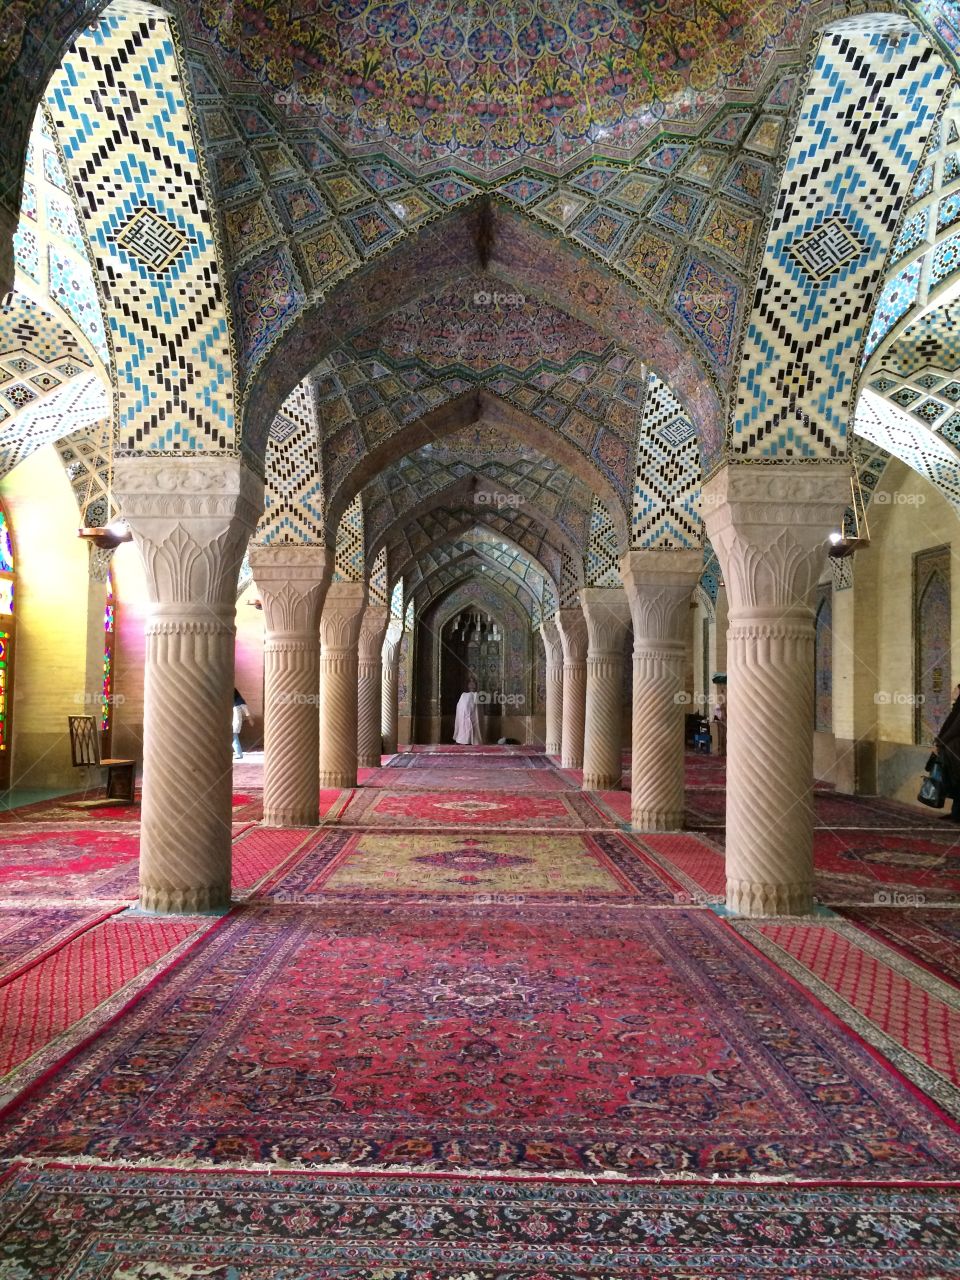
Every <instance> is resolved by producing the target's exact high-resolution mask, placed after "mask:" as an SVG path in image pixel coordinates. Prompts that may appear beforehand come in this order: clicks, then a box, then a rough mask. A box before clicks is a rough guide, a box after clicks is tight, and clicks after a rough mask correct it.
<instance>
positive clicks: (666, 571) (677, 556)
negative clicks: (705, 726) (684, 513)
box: [620, 550, 703, 831]
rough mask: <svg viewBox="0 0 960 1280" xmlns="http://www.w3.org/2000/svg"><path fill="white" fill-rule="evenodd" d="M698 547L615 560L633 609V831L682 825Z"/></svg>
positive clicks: (673, 828)
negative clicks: (687, 668) (686, 686)
mask: <svg viewBox="0 0 960 1280" xmlns="http://www.w3.org/2000/svg"><path fill="white" fill-rule="evenodd" d="M702 568H703V555H702V553H701V552H700V551H699V550H697V551H630V552H628V553H627V555H625V556H624V557H623V559H622V560H621V562H620V574H621V576H622V578H623V582H624V586H625V587H626V592H627V598H628V600H629V602H630V612H631V614H632V615H633V708H632V711H633V735H632V736H633V744H632V751H633V763H632V768H631V782H632V785H631V796H630V821H631V825H632V826H633V827H634V828H635V829H636V830H637V831H677V830H679V829H680V828H681V827H682V826H683V672H684V661H685V657H686V647H687V643H688V639H689V635H688V633H689V629H690V625H689V624H690V596H691V594H692V592H693V588H694V587H695V586H696V584H697V580H698V578H699V577H700V573H701V571H702Z"/></svg>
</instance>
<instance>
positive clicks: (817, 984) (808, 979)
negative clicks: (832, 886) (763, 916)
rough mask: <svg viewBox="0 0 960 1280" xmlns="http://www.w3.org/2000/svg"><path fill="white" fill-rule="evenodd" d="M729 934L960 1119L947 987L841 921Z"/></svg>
mask: <svg viewBox="0 0 960 1280" xmlns="http://www.w3.org/2000/svg"><path fill="white" fill-rule="evenodd" d="M736 927H737V929H738V931H739V932H740V933H742V934H743V935H744V937H746V938H749V939H751V940H752V941H753V942H754V943H756V944H757V945H758V946H759V947H760V948H761V950H762V951H763V952H764V954H766V955H768V956H770V957H771V958H772V959H773V960H774V961H775V962H776V963H777V964H778V965H780V966H781V967H782V968H783V969H785V970H786V972H787V973H789V974H791V975H793V976H794V977H795V978H797V979H798V980H799V981H800V982H802V983H803V984H804V986H806V987H808V988H809V989H810V990H811V991H813V992H814V994H815V995H816V996H818V997H819V998H820V999H822V1000H823V1001H824V1003H825V1004H828V1005H829V1006H830V1007H832V1008H833V1009H834V1011H835V1012H838V1013H840V1014H841V1016H842V1017H843V1019H844V1021H845V1022H847V1023H849V1024H851V1025H853V1026H854V1028H855V1029H856V1030H857V1031H858V1032H859V1033H860V1034H861V1035H863V1036H864V1038H865V1039H867V1040H868V1041H869V1042H870V1043H871V1044H874V1045H876V1046H877V1047H878V1048H879V1049H880V1050H881V1051H882V1052H883V1053H884V1054H885V1055H886V1057H887V1058H889V1059H890V1060H891V1061H892V1062H894V1063H895V1064H896V1065H897V1067H898V1068H899V1069H900V1070H901V1071H902V1072H903V1073H904V1075H906V1076H908V1077H909V1078H910V1079H912V1080H914V1082H915V1083H917V1084H919V1085H920V1087H921V1088H923V1089H924V1091H925V1092H926V1093H928V1094H929V1095H930V1096H931V1097H934V1098H936V1099H937V1101H938V1102H939V1103H940V1104H941V1105H942V1106H944V1107H945V1108H947V1109H948V1110H949V1111H950V1112H951V1113H952V1114H953V1115H956V1116H960V993H958V992H957V991H956V989H955V988H954V987H952V986H947V985H946V984H943V983H937V981H936V979H933V978H930V977H929V975H928V974H927V972H926V970H924V969H919V968H917V967H916V966H911V965H909V963H905V962H904V961H903V960H902V959H901V958H900V957H899V956H898V955H897V954H896V953H895V952H893V951H891V950H890V948H889V947H885V946H883V945H882V944H881V945H877V944H871V941H870V939H869V938H868V936H867V935H866V934H865V933H863V932H862V931H860V930H859V929H857V928H856V927H854V926H852V925H849V924H845V923H843V922H839V921H838V922H836V923H833V922H830V921H826V922H824V923H816V924H814V923H806V922H803V923H801V922H799V921H796V920H784V921H770V922H764V923H754V922H752V921H750V922H747V921H737V923H736ZM831 994H833V995H835V996H837V997H839V1000H834V999H832V998H831ZM851 1015H853V1016H851ZM877 1033H879V1034H877Z"/></svg>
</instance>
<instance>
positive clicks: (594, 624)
mask: <svg viewBox="0 0 960 1280" xmlns="http://www.w3.org/2000/svg"><path fill="white" fill-rule="evenodd" d="M580 604H581V606H582V608H583V615H584V617H585V618H586V622H587V636H588V639H589V650H588V657H590V658H599V657H600V656H601V655H603V656H606V655H613V656H615V657H616V658H617V659H622V657H623V642H624V639H625V638H626V634H627V629H628V628H629V626H630V602H629V601H628V600H627V593H626V591H624V589H623V587H586V588H585V589H584V590H583V591H581V592H580Z"/></svg>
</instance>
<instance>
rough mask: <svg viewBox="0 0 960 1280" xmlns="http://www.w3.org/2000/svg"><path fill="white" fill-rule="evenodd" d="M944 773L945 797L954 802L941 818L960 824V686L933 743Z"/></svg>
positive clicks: (959, 685)
mask: <svg viewBox="0 0 960 1280" xmlns="http://www.w3.org/2000/svg"><path fill="white" fill-rule="evenodd" d="M933 746H934V750H935V751H936V753H937V757H938V759H939V761H940V768H941V771H942V773H943V792H944V795H945V796H947V797H948V798H949V799H951V800H952V801H953V805H952V806H951V809H950V812H949V813H944V814H942V815H941V817H943V818H945V819H947V821H949V822H960V684H958V685H957V696H956V700H955V701H954V704H953V706H952V707H951V708H950V714H949V715H948V716H947V718H946V720H944V722H943V724H942V725H941V727H940V732H939V733H938V734H937V736H936V738H935V739H934V742H933Z"/></svg>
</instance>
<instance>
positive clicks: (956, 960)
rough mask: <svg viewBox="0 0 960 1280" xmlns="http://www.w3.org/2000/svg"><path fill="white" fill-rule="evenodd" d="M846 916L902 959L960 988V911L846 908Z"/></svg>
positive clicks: (911, 908)
mask: <svg viewBox="0 0 960 1280" xmlns="http://www.w3.org/2000/svg"><path fill="white" fill-rule="evenodd" d="M843 914H844V915H845V916H848V917H849V918H850V919H851V920H853V921H855V922H856V923H857V924H858V925H860V926H861V928H863V929H866V930H867V931H868V932H869V933H871V934H872V935H873V936H874V937H877V938H881V939H882V940H883V941H884V942H886V943H887V944H888V945H890V946H893V947H894V948H895V950H897V951H898V952H900V954H901V955H904V956H907V957H909V958H910V959H911V960H914V961H916V963H917V964H921V965H925V966H926V967H927V968H928V969H930V971H931V972H932V973H935V974H936V975H937V976H938V977H940V978H944V979H946V980H947V981H948V982H953V983H955V984H956V985H957V986H960V909H953V908H944V907H918V906H911V907H845V908H844V911H843Z"/></svg>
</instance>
